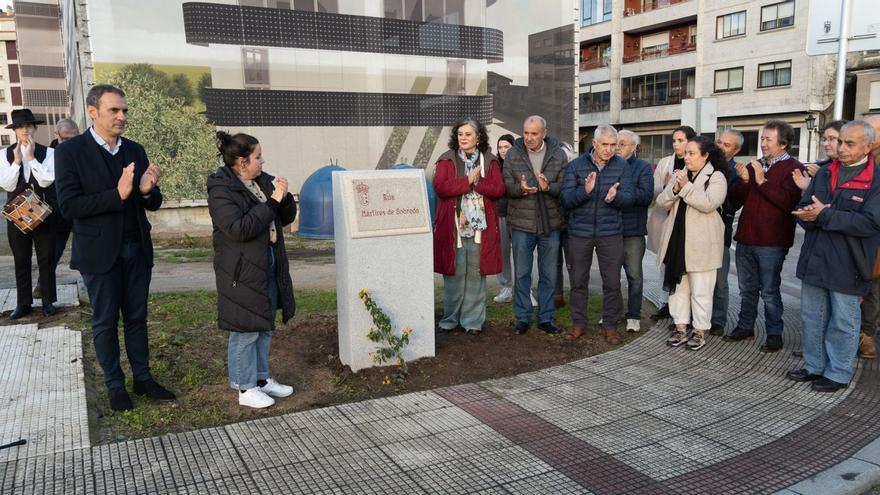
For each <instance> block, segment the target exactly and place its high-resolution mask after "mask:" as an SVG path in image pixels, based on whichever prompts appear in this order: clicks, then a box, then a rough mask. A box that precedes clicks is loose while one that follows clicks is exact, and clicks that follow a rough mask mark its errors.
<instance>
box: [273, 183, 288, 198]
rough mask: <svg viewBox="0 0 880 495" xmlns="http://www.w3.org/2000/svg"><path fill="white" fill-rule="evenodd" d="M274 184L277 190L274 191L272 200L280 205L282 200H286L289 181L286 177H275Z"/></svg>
mask: <svg viewBox="0 0 880 495" xmlns="http://www.w3.org/2000/svg"><path fill="white" fill-rule="evenodd" d="M273 184H275V190H274V191H272V199H274V200H275V201H277V202H278V203H280V202H281V200H283V199H284V196H286V195H287V187H288V184H287V179H285V178H284V177H275V181H273Z"/></svg>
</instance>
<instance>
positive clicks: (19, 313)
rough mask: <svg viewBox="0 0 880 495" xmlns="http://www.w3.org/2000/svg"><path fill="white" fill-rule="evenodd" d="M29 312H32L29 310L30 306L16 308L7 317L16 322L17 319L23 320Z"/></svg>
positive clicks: (31, 309) (24, 305)
mask: <svg viewBox="0 0 880 495" xmlns="http://www.w3.org/2000/svg"><path fill="white" fill-rule="evenodd" d="M31 311H33V308H31V305H30V304H23V305H21V306H16V307H15V311H13V312H12V314H11V315H9V319H10V320H17V319H19V318H24V317H25V316H27V315H29V314H31Z"/></svg>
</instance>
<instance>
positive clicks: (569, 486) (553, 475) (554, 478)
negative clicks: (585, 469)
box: [503, 471, 592, 495]
mask: <svg viewBox="0 0 880 495" xmlns="http://www.w3.org/2000/svg"><path fill="white" fill-rule="evenodd" d="M503 486H504V489H506V490H507V491H508V492H509V493H511V494H515V495H543V494H546V493H553V494H558V495H590V494H591V493H592V492H590V491H589V490H587V489H586V488H584V487H582V486H580V485H579V484H577V483H576V482H574V481H572V480H571V479H569V478H568V477H566V476H565V475H563V474H561V473H558V472H555V471H551V472H549V473H542V474H539V475H537V476H532V477H531V478H525V479H521V480H518V481H514V482H511V483H507V484H505V485H503Z"/></svg>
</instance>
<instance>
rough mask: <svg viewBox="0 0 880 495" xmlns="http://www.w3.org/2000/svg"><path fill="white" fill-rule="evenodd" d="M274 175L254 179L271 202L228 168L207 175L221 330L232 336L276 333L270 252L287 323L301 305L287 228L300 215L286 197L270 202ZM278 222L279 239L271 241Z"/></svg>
mask: <svg viewBox="0 0 880 495" xmlns="http://www.w3.org/2000/svg"><path fill="white" fill-rule="evenodd" d="M273 180H274V177H272V176H271V175H269V174H266V173H263V174H261V175H260V176H259V177H257V178H256V179H254V181H255V182H256V183H257V184H258V185H259V186H260V189H262V190H263V193H264V194H265V195H266V197H267V198H268V200H267V201H266V202H265V203H262V202H260V200H259V199H257V197H256V196H254V194H253V193H251V192H250V191H248V189H247V188H246V187H245V185H244V184H243V183H242V182H241V180H240V179H239V178H238V176H236V175H235V173H234V172H233V171H232V170H230V169H229V167H220V168H218V169H217V171H216V172H214V173H213V174H211V175H210V176H209V177H208V181H207V185H208V210H209V211H210V213H211V222H212V223H213V226H214V233H213V238H214V274H215V277H216V280H217V326H218V327H220V328H221V329H223V330H229V331H233V332H268V331H272V330H274V329H275V310H276V309H277V308H272V307H271V306H272V303H271V301H270V299H269V290H268V288H269V274H268V267H269V256H268V252H269V248H270V246H271V247H272V249H273V252H274V253H275V268H276V272H275V280H276V281H277V284H278V307H279V308H281V310H282V311H281V314H282V320H283V321H284V322H285V323H286V322H287V321H288V320H290V319H291V318H293V315H294V312H295V310H296V303H295V301H294V299H293V282H292V281H291V279H290V270H289V264H288V261H287V252H286V251H285V250H284V236H283V235H281V233H282V232H283V230H282V228H283V227H284V226H285V225H289V224H290V223H292V222H293V220H294V218H295V217H296V203H295V202H294V201H293V196H291V195H290V194H287V195H286V196H285V197H284V199H283V200H282V201H281V203H280V204H279V203H278V202H277V201H275V200H274V199H272V198H271V196H272V191H274V190H275V186H274V185H273V183H272V181H273ZM272 222H275V228H276V230H277V231H278V234H279V235H278V236H277V237H278V239H277V241H276V242H275V244H274V245H272V244H270V242H269V225H270V224H271V223H272Z"/></svg>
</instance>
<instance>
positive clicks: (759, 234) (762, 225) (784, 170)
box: [728, 158, 804, 248]
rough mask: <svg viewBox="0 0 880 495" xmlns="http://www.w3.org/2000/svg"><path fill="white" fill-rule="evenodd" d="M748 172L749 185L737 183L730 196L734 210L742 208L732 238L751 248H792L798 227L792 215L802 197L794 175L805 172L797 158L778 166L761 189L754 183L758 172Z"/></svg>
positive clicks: (750, 170)
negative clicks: (795, 172) (796, 227)
mask: <svg viewBox="0 0 880 495" xmlns="http://www.w3.org/2000/svg"><path fill="white" fill-rule="evenodd" d="M746 168H747V170H748V172H749V181H748V182H743V181H738V182H737V183H736V185H735V186H734V187H733V191H730V192H729V193H728V194H729V196H730V203H731V205H732V207H733V210H734V211H736V210H737V209H738V208H740V207H742V212H741V213H740V214H739V223H738V224H737V227H736V235H734V236H733V238H734V239H735V240H736V242H737V243H738V244H746V245H749V246H776V247H785V248H789V247H791V246H792V244H794V227H795V223H794V216H793V215H792V214H791V211H792V210H793V209H794V207H795V205H797V204H798V201H800V199H801V195H802V194H803V191H801V190H800V188H799V187H798V186H797V184H795V183H794V179H792V178H791V173H792V172H794V171H795V170H804V166H803V165H801V162H799V161H797V160H795V159H794V158H788V159H787V160H782V161H779V162H776V164H774V165H773V166H772V167H770V170H769V171H767V173H766V174H764V178H765V179H767V180H766V181H765V182H764V183H763V184H761V185H760V186H759V185H758V184H757V183H756V182H755V170H754V169H753V168H752V167H751V165H750V166H748V167H746ZM731 173H736V172H731Z"/></svg>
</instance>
